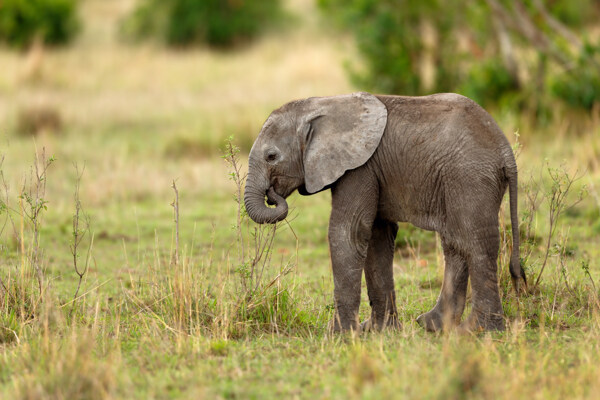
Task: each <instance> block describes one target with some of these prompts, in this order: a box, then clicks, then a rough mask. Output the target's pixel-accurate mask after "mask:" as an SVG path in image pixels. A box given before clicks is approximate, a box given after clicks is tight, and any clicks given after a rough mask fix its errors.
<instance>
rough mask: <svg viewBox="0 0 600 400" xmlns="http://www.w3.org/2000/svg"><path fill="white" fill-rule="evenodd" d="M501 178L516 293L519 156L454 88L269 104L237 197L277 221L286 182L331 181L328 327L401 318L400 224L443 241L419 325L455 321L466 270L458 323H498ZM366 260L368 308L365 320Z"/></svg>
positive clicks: (486, 326) (327, 184) (474, 326)
mask: <svg viewBox="0 0 600 400" xmlns="http://www.w3.org/2000/svg"><path fill="white" fill-rule="evenodd" d="M507 186H508V188H509V193H510V212H511V223H512V235H513V237H512V240H513V251H512V256H511V260H510V273H511V275H512V280H513V284H514V286H515V289H517V291H518V290H519V284H520V283H521V281H522V283H523V284H525V285H526V279H525V274H524V272H523V270H522V269H521V267H520V263H519V230H518V220H517V165H516V163H515V158H514V155H513V152H512V149H511V147H510V145H509V143H508V141H507V140H506V137H505V136H504V134H503V133H502V131H501V130H500V128H499V127H498V125H497V124H496V122H495V121H494V120H493V119H492V117H491V116H490V115H489V114H488V113H487V112H486V111H484V110H483V109H482V108H481V107H479V106H478V105H477V104H476V103H475V102H473V101H472V100H470V99H468V98H466V97H463V96H460V95H457V94H435V95H432V96H424V97H402V96H375V95H372V94H369V93H362V92H361V93H353V94H350V95H341V96H333V97H313V98H308V99H304V100H297V101H292V102H290V103H287V104H285V105H284V106H282V107H281V108H279V109H277V110H275V111H273V113H271V115H270V116H269V118H268V119H267V121H266V122H265V124H264V125H263V127H262V130H261V132H260V134H259V135H258V138H257V139H256V142H255V143H254V146H253V147H252V150H251V151H250V157H249V172H248V179H247V182H246V189H245V195H244V202H245V205H246V210H247V211H248V215H249V216H250V218H252V219H253V220H254V221H256V222H257V223H261V224H262V223H275V222H277V221H280V220H282V219H284V218H285V217H286V215H287V209H288V207H287V203H286V201H285V200H284V199H285V198H286V197H288V196H289V195H290V194H291V193H292V192H293V191H294V190H296V189H298V191H299V192H300V193H301V194H303V195H308V194H313V193H317V192H320V191H322V190H325V189H331V192H332V212H331V217H330V220H329V248H330V253H331V264H332V267H333V279H334V285H335V290H334V297H335V310H336V313H335V316H334V319H333V321H332V322H331V325H330V326H331V327H332V329H333V330H334V331H344V330H355V331H357V330H359V329H361V327H362V329H381V328H383V327H386V326H396V327H397V326H399V322H398V314H397V310H396V296H395V292H394V278H393V271H392V261H393V257H394V239H395V237H396V233H397V231H398V225H397V222H410V223H412V224H413V225H415V226H417V227H420V228H423V229H427V230H432V231H436V232H438V233H439V235H440V237H441V241H442V247H443V250H444V259H445V262H446V266H445V272H444V282H443V284H442V289H441V293H440V295H439V297H438V299H437V303H436V305H435V307H433V309H432V310H431V311H429V312H427V313H425V314H422V315H421V316H419V317H418V318H417V321H418V323H419V324H420V325H421V326H422V327H424V328H425V329H427V330H428V331H438V330H442V329H449V328H451V327H454V326H457V325H459V324H460V321H461V316H462V313H463V310H464V307H465V299H466V291H467V282H468V279H469V278H471V288H472V301H473V308H472V312H471V315H470V316H469V317H468V318H467V319H466V320H465V321H463V322H462V324H460V325H459V329H461V330H467V331H473V330H480V329H483V330H503V329H504V319H503V312H502V304H501V302H500V295H499V292H498V279H497V269H498V267H497V262H496V259H497V257H498V247H499V232H498V210H499V208H500V204H501V202H502V197H503V196H504V192H505V191H506V187H507ZM265 197H266V200H267V203H268V204H270V205H275V206H276V207H268V206H267V205H266V204H265ZM363 270H364V272H365V276H366V279H367V289H368V293H369V301H370V304H371V307H372V311H371V318H370V319H369V320H367V321H365V322H364V323H363V324H362V326H361V325H360V324H359V321H358V309H359V304H360V289H361V279H362V273H363Z"/></svg>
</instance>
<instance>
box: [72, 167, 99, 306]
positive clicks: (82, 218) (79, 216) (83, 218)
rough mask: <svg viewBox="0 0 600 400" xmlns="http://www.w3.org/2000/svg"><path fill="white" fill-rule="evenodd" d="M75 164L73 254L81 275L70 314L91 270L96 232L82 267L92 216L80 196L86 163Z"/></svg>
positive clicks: (90, 241)
mask: <svg viewBox="0 0 600 400" xmlns="http://www.w3.org/2000/svg"><path fill="white" fill-rule="evenodd" d="M74 166H75V173H76V177H75V193H74V195H73V199H74V202H75V213H74V214H73V241H72V242H71V254H72V255H73V269H74V270H75V273H76V274H77V276H78V277H79V280H78V282H77V289H76V290H75V293H74V294H73V300H72V304H73V305H72V307H71V311H70V313H69V315H71V314H72V313H73V310H74V309H75V305H76V300H77V299H78V297H77V296H78V294H79V290H80V289H81V283H82V281H83V278H84V277H85V274H86V273H87V271H88V270H89V264H90V259H91V256H92V249H93V246H94V234H93V233H91V237H90V240H89V245H88V249H87V253H86V257H85V264H84V266H83V269H80V265H79V256H80V254H79V248H80V247H81V243H82V241H83V240H84V238H85V237H86V236H89V235H90V231H91V229H90V217H89V215H88V214H87V213H86V212H85V211H84V210H83V207H82V206H81V199H80V197H79V188H80V185H81V177H82V176H83V172H84V171H85V165H84V166H83V168H82V169H81V171H80V170H79V166H78V165H77V164H75V165H74ZM81 224H83V228H81Z"/></svg>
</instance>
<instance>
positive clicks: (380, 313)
mask: <svg viewBox="0 0 600 400" xmlns="http://www.w3.org/2000/svg"><path fill="white" fill-rule="evenodd" d="M397 233H398V224H396V223H395V222H388V221H384V220H381V219H376V220H375V222H374V223H373V229H372V234H371V239H370V241H369V248H368V250H367V259H366V262H365V277H366V280H367V290H368V292H369V303H370V304H371V318H370V319H368V320H366V321H365V322H363V323H362V325H361V327H362V329H363V330H370V329H374V330H380V329H382V328H384V327H388V326H390V327H396V328H398V327H400V323H399V321H398V311H397V309H396V293H395V291H394V273H393V261H394V245H395V240H396V234H397Z"/></svg>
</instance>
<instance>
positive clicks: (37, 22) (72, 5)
mask: <svg viewBox="0 0 600 400" xmlns="http://www.w3.org/2000/svg"><path fill="white" fill-rule="evenodd" d="M79 26H80V25H79V20H78V18H77V0H1V1H0V41H3V42H5V43H7V44H8V45H10V46H12V47H18V48H24V47H27V46H29V45H30V44H31V43H32V42H33V41H34V40H36V39H37V40H41V41H43V43H45V44H50V45H60V44H65V43H68V42H69V41H70V40H71V39H73V38H74V37H75V35H76V34H77V32H78V30H79Z"/></svg>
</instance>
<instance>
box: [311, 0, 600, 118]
mask: <svg viewBox="0 0 600 400" xmlns="http://www.w3.org/2000/svg"><path fill="white" fill-rule="evenodd" d="M318 4H319V6H320V8H321V10H323V12H324V13H325V14H326V16H327V18H330V19H332V20H333V21H335V22H337V25H338V26H340V27H341V28H343V29H346V30H348V31H350V32H351V33H352V34H353V35H354V37H355V40H356V45H357V48H358V50H359V52H360V54H361V56H362V60H361V62H359V63H356V62H354V61H351V62H350V63H349V67H350V74H351V77H352V78H353V80H354V82H355V83H356V84H357V85H358V86H359V87H361V88H362V89H364V90H369V91H375V92H384V93H395V94H404V95H424V94H430V93H434V92H458V93H461V94H465V95H467V96H470V97H472V98H474V99H475V100H476V101H478V102H479V103H481V104H483V105H485V106H489V105H491V104H492V103H495V104H500V106H501V107H504V106H508V107H511V108H519V109H523V108H525V109H529V110H531V111H533V112H534V113H535V114H536V115H539V114H540V113H541V112H542V111H543V109H544V108H547V107H548V104H546V103H547V102H546V99H547V98H554V99H558V100H560V101H561V102H564V103H566V104H567V105H569V106H571V107H576V108H584V109H587V110H591V109H592V108H593V105H594V104H595V103H600V46H599V45H598V44H597V43H596V44H590V43H586V42H585V41H584V40H583V39H582V38H585V37H586V36H588V35H587V33H586V29H588V28H591V27H593V26H595V24H596V23H597V20H598V18H599V17H600V3H598V2H593V1H591V0H581V1H567V0H553V1H522V0H514V1H508V0H488V1H466V2H465V1H458V0H447V1H440V0H421V1H418V2H411V1H401V0H400V1H399V0H318ZM596 41H597V40H596ZM525 54H528V56H527V57H524V55H525ZM357 66H358V67H357ZM428 71H432V72H430V73H429V76H428ZM574 71H577V72H576V73H575V72H574ZM581 71H585V72H584V73H583V74H582V73H581ZM426 78H427V79H426Z"/></svg>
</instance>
